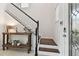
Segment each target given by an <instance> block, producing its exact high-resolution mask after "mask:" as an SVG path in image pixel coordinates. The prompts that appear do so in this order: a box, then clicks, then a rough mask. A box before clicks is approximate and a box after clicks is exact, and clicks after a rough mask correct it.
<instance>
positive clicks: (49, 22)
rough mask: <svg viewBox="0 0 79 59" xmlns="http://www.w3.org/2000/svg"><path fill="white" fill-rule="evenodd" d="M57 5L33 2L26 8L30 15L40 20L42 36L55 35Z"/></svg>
mask: <svg viewBox="0 0 79 59" xmlns="http://www.w3.org/2000/svg"><path fill="white" fill-rule="evenodd" d="M55 6H56V4H53V3H31V4H29V7H28V8H25V11H26V12H27V13H28V14H29V15H30V16H32V17H33V18H34V19H35V20H39V21H40V28H39V29H40V31H39V32H40V35H41V36H42V37H53V38H54V36H55V35H54V34H55ZM23 10H24V9H23Z"/></svg>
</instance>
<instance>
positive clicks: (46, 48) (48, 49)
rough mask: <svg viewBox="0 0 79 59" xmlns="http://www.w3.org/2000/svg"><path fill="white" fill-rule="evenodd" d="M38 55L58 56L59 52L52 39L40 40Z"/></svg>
mask: <svg viewBox="0 0 79 59" xmlns="http://www.w3.org/2000/svg"><path fill="white" fill-rule="evenodd" d="M38 54H39V55H43V56H58V55H59V54H60V52H59V50H58V45H57V44H56V43H55V41H54V40H53V39H50V38H41V40H40V43H39V52H38Z"/></svg>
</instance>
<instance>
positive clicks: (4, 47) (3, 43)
mask: <svg viewBox="0 0 79 59" xmlns="http://www.w3.org/2000/svg"><path fill="white" fill-rule="evenodd" d="M3 50H5V34H3Z"/></svg>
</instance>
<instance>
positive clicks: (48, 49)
mask: <svg viewBox="0 0 79 59" xmlns="http://www.w3.org/2000/svg"><path fill="white" fill-rule="evenodd" d="M6 13H7V14H9V15H10V16H11V17H12V18H14V19H15V20H16V21H18V22H19V23H20V24H21V25H23V26H24V30H25V31H26V32H31V33H32V36H35V39H34V40H35V43H34V44H35V47H33V48H34V50H35V56H38V55H39V56H41V55H44V56H58V55H59V54H60V52H59V50H58V45H57V44H56V43H55V41H54V40H53V39H50V38H40V36H39V21H36V20H34V19H33V18H32V17H31V16H30V15H28V14H27V13H26V12H24V11H23V10H22V9H21V8H19V7H18V6H17V5H16V4H14V3H11V4H9V5H8V8H7V10H6ZM34 40H33V41H32V42H34ZM34 44H32V45H34Z"/></svg>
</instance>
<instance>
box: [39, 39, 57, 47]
mask: <svg viewBox="0 0 79 59" xmlns="http://www.w3.org/2000/svg"><path fill="white" fill-rule="evenodd" d="M40 44H45V45H54V46H57V44H56V43H55V41H54V40H53V39H49V38H41V40H40Z"/></svg>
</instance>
